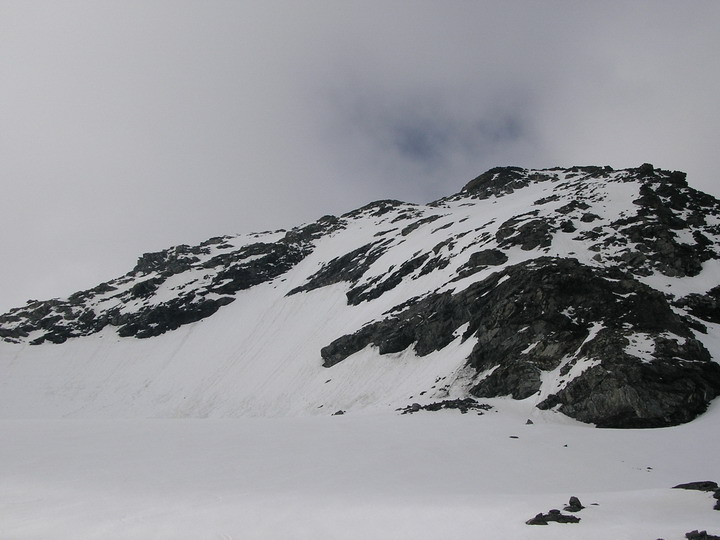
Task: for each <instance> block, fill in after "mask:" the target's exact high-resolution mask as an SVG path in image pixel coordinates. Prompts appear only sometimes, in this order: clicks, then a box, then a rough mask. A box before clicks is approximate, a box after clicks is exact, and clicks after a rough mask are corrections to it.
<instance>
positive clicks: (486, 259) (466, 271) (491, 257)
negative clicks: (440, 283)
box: [455, 249, 508, 279]
mask: <svg viewBox="0 0 720 540" xmlns="http://www.w3.org/2000/svg"><path fill="white" fill-rule="evenodd" d="M507 261H508V257H507V255H505V253H504V252H502V251H500V250H499V249H483V250H481V251H476V252H475V253H473V254H471V255H470V258H469V259H468V262H467V263H465V264H464V265H462V266H461V267H460V268H458V275H457V277H456V278H455V279H463V278H466V277H468V276H471V275H473V274H475V273H477V272H479V271H480V270H483V269H485V268H487V267H488V266H498V265H501V264H505V263H506V262H507Z"/></svg>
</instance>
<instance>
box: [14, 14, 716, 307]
mask: <svg viewBox="0 0 720 540" xmlns="http://www.w3.org/2000/svg"><path fill="white" fill-rule="evenodd" d="M719 20H720V2H718V1H707V2H703V1H700V0H695V1H693V2H687V1H678V2H669V1H661V0H655V1H648V2H632V1H628V0H624V1H622V2H608V1H602V2H600V1H598V2H594V3H590V2H577V1H574V0H573V1H567V2H550V1H544V2H534V1H530V0H528V1H517V2H512V1H508V0H501V1H497V2H481V1H448V0H443V1H442V2H440V1H432V2H430V1H428V2H424V1H421V0H412V1H389V0H382V1H373V0H363V1H357V2H344V1H340V0H326V1H322V2H319V1H318V2H303V1H299V0H298V1H294V0H293V1H290V0H288V1H284V2H272V1H268V0H262V1H257V2H241V1H213V0H202V1H200V0H198V1H195V2H188V1H182V0H169V1H152V0H139V1H128V0H122V1H120V0H118V1H115V2H108V1H99V0H87V1H61V0H52V1H34V0H17V1H15V0H0V165H1V167H2V168H1V169H0V171H1V174H2V176H1V178H2V188H3V189H2V198H1V199H0V220H1V221H0V225H1V226H2V233H1V235H0V254H1V255H0V256H1V257H2V265H0V311H5V310H6V309H8V308H10V307H13V306H16V305H22V304H23V303H24V302H25V300H27V299H28V298H37V299H45V298H51V297H56V296H66V295H68V294H70V293H72V292H74V291H76V290H78V289H83V288H88V287H91V286H94V285H96V284H97V283H99V282H101V281H105V280H108V279H110V278H113V277H116V276H119V275H121V274H123V273H125V272H127V271H128V270H130V269H131V268H132V266H133V265H134V264H135V261H136V258H137V256H138V255H140V254H141V253H143V252H147V251H157V250H160V249H164V248H166V247H169V246H171V245H176V244H181V243H189V244H194V243H198V242H200V241H202V240H205V239H207V238H209V237H211V236H216V235H221V234H231V233H236V232H250V231H256V230H266V229H277V228H287V227H292V226H294V225H298V224H300V223H303V222H308V221H313V220H315V219H317V218H319V217H320V216H322V215H324V214H341V213H343V212H346V211H349V210H351V209H353V208H356V207H358V206H361V205H363V204H365V203H367V202H369V201H372V200H376V199H383V198H395V199H402V200H405V201H410V202H428V201H431V200H434V199H437V198H439V197H441V196H444V195H448V194H451V193H454V192H456V191H458V190H459V189H460V188H461V187H462V185H463V184H464V183H465V182H467V181H468V180H469V179H471V178H473V177H475V176H477V175H478V174H479V173H481V172H483V171H484V170H486V169H488V168H490V167H493V166H497V165H518V166H525V167H552V166H556V165H561V166H571V165H576V164H593V165H611V166H613V167H616V168H622V167H633V166H638V165H639V164H641V163H643V162H651V163H653V164H655V165H656V166H660V167H663V168H667V169H679V170H684V171H687V172H688V180H689V182H690V184H691V185H693V186H694V187H697V188H699V189H703V190H705V191H708V192H710V193H712V194H714V195H716V196H720V182H718V173H717V165H718V163H719V162H720V155H719V152H718V149H720V141H719V140H718V139H719V138H718V133H720V106H718V99H719V98H718V96H720V62H719V61H718V55H719V54H720V32H719V31H718V21H719Z"/></svg>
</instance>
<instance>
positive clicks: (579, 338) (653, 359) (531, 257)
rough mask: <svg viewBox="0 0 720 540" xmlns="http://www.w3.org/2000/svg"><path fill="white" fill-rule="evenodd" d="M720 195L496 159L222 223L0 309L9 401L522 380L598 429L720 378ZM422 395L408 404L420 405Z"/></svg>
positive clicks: (495, 394) (478, 390)
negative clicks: (232, 230) (408, 199)
mask: <svg viewBox="0 0 720 540" xmlns="http://www.w3.org/2000/svg"><path fill="white" fill-rule="evenodd" d="M719 330H720V201H718V200H717V199H715V198H713V197H711V196H709V195H707V194H704V193H701V192H698V191H696V190H694V189H693V188H691V187H689V186H688V184H687V182H686V179H685V175H684V174H683V173H680V172H670V171H664V170H660V169H655V168H653V167H652V166H651V165H648V164H645V165H642V166H641V167H639V168H636V169H626V170H613V169H611V168H609V167H573V168H569V169H562V168H556V169H545V170H527V169H521V168H516V167H504V168H496V169H492V170H490V171H487V172H486V173H484V174H482V175H480V176H479V177H477V178H475V179H474V180H472V181H471V182H469V183H468V184H467V185H466V186H465V187H464V188H463V189H462V190H461V191H460V192H459V193H457V194H455V195H452V196H449V197H446V198H443V199H440V200H438V201H435V202H433V203H430V204H428V205H417V204H408V203H402V202H399V201H378V202H374V203H371V204H368V205H366V206H364V207H362V208H360V209H358V210H355V211H353V212H350V213H347V214H344V215H342V216H340V217H334V216H325V217H323V218H321V219H320V220H318V221H317V222H315V223H311V224H308V225H304V226H301V227H297V228H295V229H292V230H289V231H284V230H281V231H274V232H263V233H253V234H243V235H236V236H224V237H218V238H211V239H210V240H207V241H206V242H203V243H202V244H200V245H198V246H186V245H182V246H177V247H174V248H171V249H168V250H165V251H161V252H158V253H148V254H145V255H143V256H142V257H140V258H139V260H138V262H137V265H136V266H135V268H133V269H132V270H131V271H130V272H129V273H127V274H126V275H124V276H122V277H119V278H117V279H115V280H112V281H109V282H107V283H102V284H100V285H98V286H97V287H94V288H92V289H90V290H87V291H81V292H78V293H75V294H73V295H71V296H70V297H69V298H65V299H54V300H48V301H29V302H28V303H27V305H25V306H23V307H19V308H16V309H13V310H11V311H10V312H8V313H6V314H4V315H2V316H0V338H1V339H2V342H0V372H1V373H2V374H3V376H2V378H0V415H1V416H2V417H5V418H27V417H122V418H128V417H135V418H137V417H206V416H212V417H235V416H248V415H249V416H284V415H304V414H323V415H329V414H333V413H336V412H338V411H349V412H352V411H360V410H371V411H376V410H384V409H389V410H395V409H399V408H403V407H407V406H413V407H415V409H417V408H418V407H422V406H427V405H432V404H434V403H438V402H442V401H447V400H460V399H465V398H468V397H473V398H477V399H482V400H483V401H488V402H492V398H504V397H505V396H511V397H512V398H514V399H515V400H520V401H521V402H522V403H523V404H524V405H526V406H527V407H528V410H529V411H531V414H533V415H555V416H557V417H558V418H561V417H560V416H558V415H557V412H560V413H563V414H564V415H566V416H569V417H572V418H575V419H577V420H580V421H582V422H589V423H594V424H596V425H598V426H602V427H658V426H667V425H675V424H679V423H684V422H687V421H689V420H692V419H693V418H695V417H696V416H697V415H698V414H700V413H702V412H703V411H704V410H705V409H706V407H707V406H708V404H709V402H710V401H711V400H712V399H714V398H715V397H716V396H717V395H719V394H720V365H718V363H717V360H718V359H720V332H719ZM413 404H416V405H413Z"/></svg>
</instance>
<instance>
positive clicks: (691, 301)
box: [675, 286, 720, 324]
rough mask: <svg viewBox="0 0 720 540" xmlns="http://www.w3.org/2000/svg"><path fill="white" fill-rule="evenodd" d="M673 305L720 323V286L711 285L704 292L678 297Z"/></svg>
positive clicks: (698, 316)
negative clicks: (711, 286) (710, 287)
mask: <svg viewBox="0 0 720 540" xmlns="http://www.w3.org/2000/svg"><path fill="white" fill-rule="evenodd" d="M675 305H677V306H678V307H681V308H684V309H686V310H688V312H689V313H690V314H692V315H694V316H695V317H697V318H699V319H702V320H704V321H708V322H711V323H716V324H720V286H719V287H713V288H712V289H710V290H709V291H708V292H707V293H705V294H689V295H687V296H685V297H683V298H680V299H679V300H678V301H677V302H675Z"/></svg>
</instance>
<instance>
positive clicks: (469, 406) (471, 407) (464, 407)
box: [398, 398, 492, 414]
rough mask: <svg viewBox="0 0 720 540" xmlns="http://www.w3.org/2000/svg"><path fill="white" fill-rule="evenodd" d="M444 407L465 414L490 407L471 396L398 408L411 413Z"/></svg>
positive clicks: (404, 412) (479, 411) (402, 411)
mask: <svg viewBox="0 0 720 540" xmlns="http://www.w3.org/2000/svg"><path fill="white" fill-rule="evenodd" d="M444 409H457V410H459V411H460V412H461V413H462V414H466V413H467V412H468V411H477V413H478V414H483V412H485V411H489V410H490V409H492V407H491V406H490V405H488V404H486V403H478V402H477V401H475V400H474V399H472V398H465V399H460V398H458V399H446V400H443V401H437V402H435V403H429V404H427V405H420V404H419V403H413V404H412V405H408V406H407V407H405V408H402V409H398V411H401V413H402V414H412V413H416V412H418V411H440V410H444Z"/></svg>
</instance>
